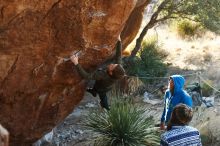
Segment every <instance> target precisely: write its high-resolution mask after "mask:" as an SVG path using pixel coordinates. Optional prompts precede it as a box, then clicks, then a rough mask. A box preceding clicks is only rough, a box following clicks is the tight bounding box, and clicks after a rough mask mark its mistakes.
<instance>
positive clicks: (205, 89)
mask: <svg viewBox="0 0 220 146" xmlns="http://www.w3.org/2000/svg"><path fill="white" fill-rule="evenodd" d="M209 85H211V86H213V83H212V81H211V80H207V81H206V82H204V83H203V84H202V95H203V96H206V97H208V96H210V95H212V93H213V89H212V87H210V86H209Z"/></svg>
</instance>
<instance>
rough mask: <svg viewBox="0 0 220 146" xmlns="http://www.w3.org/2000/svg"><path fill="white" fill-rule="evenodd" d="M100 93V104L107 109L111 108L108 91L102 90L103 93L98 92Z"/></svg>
mask: <svg viewBox="0 0 220 146" xmlns="http://www.w3.org/2000/svg"><path fill="white" fill-rule="evenodd" d="M98 94H99V98H100V105H101V107H102V108H105V109H107V110H110V109H109V105H108V97H107V95H106V93H105V92H104V93H103V92H102V93H98Z"/></svg>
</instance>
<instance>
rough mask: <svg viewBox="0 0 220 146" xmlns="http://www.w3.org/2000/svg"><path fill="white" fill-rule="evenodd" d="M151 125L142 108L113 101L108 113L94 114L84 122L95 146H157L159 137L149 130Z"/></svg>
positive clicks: (150, 118) (152, 123)
mask: <svg viewBox="0 0 220 146" xmlns="http://www.w3.org/2000/svg"><path fill="white" fill-rule="evenodd" d="M153 125H154V121H153V118H152V117H147V116H146V114H145V110H144V109H143V108H140V107H136V106H134V105H132V104H130V103H128V102H124V101H123V102H122V101H119V102H115V101H113V102H112V106H111V110H110V111H104V112H102V113H100V112H94V113H92V114H90V115H89V116H88V118H87V121H86V122H85V126H86V127H87V128H88V129H90V130H92V132H94V134H93V136H94V139H93V140H94V145H97V146H144V145H159V136H158V135H157V133H155V132H154V131H152V130H149V128H152V127H153Z"/></svg>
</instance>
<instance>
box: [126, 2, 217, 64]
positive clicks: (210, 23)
mask: <svg viewBox="0 0 220 146" xmlns="http://www.w3.org/2000/svg"><path fill="white" fill-rule="evenodd" d="M182 18H184V19H189V20H192V21H196V22H199V23H201V25H203V26H204V27H205V28H207V29H209V30H211V31H214V32H216V33H220V1H219V0H158V1H157V2H156V3H155V8H154V12H153V14H152V16H151V18H150V20H149V22H148V23H147V24H146V25H145V27H144V28H143V30H142V32H141V34H140V36H139V37H138V38H137V40H136V45H135V47H134V49H133V50H132V52H131V56H130V57H129V59H128V60H130V59H131V58H134V57H135V56H136V54H137V52H138V51H139V50H140V48H141V43H142V41H143V39H144V36H145V35H146V34H147V31H148V30H149V29H151V28H152V27H154V26H155V25H156V24H158V23H160V22H163V21H166V20H169V19H182Z"/></svg>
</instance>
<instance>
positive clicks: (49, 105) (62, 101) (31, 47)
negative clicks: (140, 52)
mask: <svg viewBox="0 0 220 146" xmlns="http://www.w3.org/2000/svg"><path fill="white" fill-rule="evenodd" d="M146 1H148V0H72V1H71V0H41V1H39V0H0V123H1V124H2V125H3V126H4V127H5V128H7V129H8V131H9V132H10V142H11V145H16V146H18V145H29V144H30V143H32V142H34V141H36V140H37V139H39V138H40V137H41V136H42V135H43V134H45V133H46V132H48V131H49V130H51V129H52V128H53V127H54V126H55V125H56V124H57V123H59V122H60V121H62V120H63V119H64V118H65V117H66V116H67V115H68V114H69V113H70V112H71V111H72V110H73V109H74V106H76V105H77V104H78V103H79V102H80V100H81V99H82V97H83V94H84V90H85V86H86V85H85V80H83V79H82V78H81V77H80V76H79V75H78V74H77V72H76V70H74V68H73V65H72V63H71V62H70V61H66V62H65V61H63V58H66V57H69V56H70V55H71V54H72V53H74V52H77V51H79V50H81V52H82V53H81V56H80V60H79V61H80V63H81V64H82V66H83V67H84V68H85V69H86V70H88V71H92V70H94V69H95V68H96V67H97V66H99V65H101V64H102V63H103V62H104V61H105V60H106V59H108V58H109V57H111V56H112V54H113V52H114V45H115V43H116V41H117V36H118V35H119V34H120V33H121V32H122V31H123V34H122V35H123V36H122V38H123V39H124V40H125V42H126V43H125V45H127V44H129V42H130V41H131V40H132V39H133V38H134V34H135V33H137V32H138V29H139V26H138V25H137V24H140V22H141V19H142V13H143V10H144V7H145V6H143V5H146ZM140 7H141V9H140ZM137 8H139V9H137ZM136 18H138V19H136ZM130 19H131V20H132V21H131V20H130ZM128 22H129V23H128ZM132 26H133V27H132ZM125 28H126V29H125ZM128 28H129V29H128ZM128 38H129V39H128Z"/></svg>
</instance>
